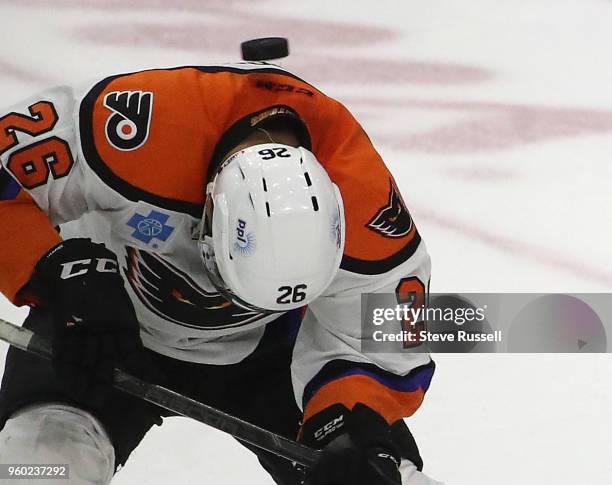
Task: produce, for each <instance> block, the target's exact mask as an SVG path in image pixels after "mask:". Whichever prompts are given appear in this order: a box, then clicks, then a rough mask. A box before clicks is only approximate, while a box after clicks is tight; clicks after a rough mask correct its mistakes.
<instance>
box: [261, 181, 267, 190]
mask: <svg viewBox="0 0 612 485" xmlns="http://www.w3.org/2000/svg"><path fill="white" fill-rule="evenodd" d="M261 181H262V182H263V189H264V192H267V191H268V186H267V185H266V179H264V178H262V179H261Z"/></svg>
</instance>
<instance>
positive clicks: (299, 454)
mask: <svg viewBox="0 0 612 485" xmlns="http://www.w3.org/2000/svg"><path fill="white" fill-rule="evenodd" d="M0 340H4V341H5V342H7V343H9V344H10V345H12V346H13V347H17V348H19V349H21V350H24V351H26V352H29V353H32V354H35V355H38V356H39V357H42V358H45V359H50V358H51V345H50V343H49V342H48V341H47V340H45V339H43V338H41V337H40V336H38V335H36V334H35V333H33V332H32V331H30V330H28V329H26V328H23V327H20V326H18V325H15V324H13V323H10V322H7V321H5V320H2V319H0ZM113 386H114V387H115V388H117V389H120V390H121V391H124V392H126V393H128V394H131V395H133V396H136V397H139V398H141V399H144V400H146V401H149V402H152V403H154V404H157V405H158V406H160V407H163V408H165V409H167V410H169V411H171V412H173V413H176V414H180V415H181V416H185V417H188V418H192V419H194V420H196V421H199V422H201V423H205V424H207V425H209V426H211V427H213V428H216V429H218V430H220V431H223V432H225V433H228V434H231V435H232V436H233V437H234V438H237V439H239V440H241V441H244V442H246V443H249V444H251V445H253V446H256V447H258V448H261V449H263V450H266V451H269V452H271V453H274V454H276V455H278V456H281V457H283V458H286V459H287V460H290V461H294V462H296V463H299V464H300V465H304V466H308V467H309V466H312V465H313V464H314V463H315V462H316V461H317V459H318V457H319V455H320V452H319V451H317V450H313V449H312V448H308V447H307V446H304V445H302V444H300V443H297V442H296V441H293V440H290V439H288V438H285V437H284V436H280V435H278V434H276V433H272V432H271V431H268V430H265V429H263V428H260V427H259V426H256V425H254V424H251V423H248V422H246V421H243V420H242V419H239V418H237V417H235V416H232V415H230V414H227V413H224V412H223V411H220V410H218V409H216V408H213V407H212V406H208V405H206V404H203V403H201V402H199V401H196V400H194V399H191V398H189V397H186V396H183V395H181V394H178V393H176V392H174V391H171V390H170V389H166V388H165V387H162V386H158V385H156V384H151V383H148V382H145V381H142V380H140V379H138V378H136V377H134V376H131V375H129V374H127V373H126V372H123V371H122V370H120V369H115V375H114V383H113Z"/></svg>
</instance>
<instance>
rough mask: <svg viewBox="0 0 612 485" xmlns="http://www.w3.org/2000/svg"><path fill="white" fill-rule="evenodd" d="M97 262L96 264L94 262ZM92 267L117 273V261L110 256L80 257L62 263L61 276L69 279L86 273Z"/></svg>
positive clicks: (99, 270) (105, 271)
mask: <svg viewBox="0 0 612 485" xmlns="http://www.w3.org/2000/svg"><path fill="white" fill-rule="evenodd" d="M94 263H95V264H94ZM91 268H94V270H95V271H97V272H98V273H117V272H118V268H117V261H115V260H114V259H110V258H95V259H79V260H78V261H69V262H68V263H63V264H62V272H61V274H60V278H61V279H63V280H67V279H69V278H74V277H75V276H81V275H84V274H86V273H87V272H88V271H89V270H90V269H91Z"/></svg>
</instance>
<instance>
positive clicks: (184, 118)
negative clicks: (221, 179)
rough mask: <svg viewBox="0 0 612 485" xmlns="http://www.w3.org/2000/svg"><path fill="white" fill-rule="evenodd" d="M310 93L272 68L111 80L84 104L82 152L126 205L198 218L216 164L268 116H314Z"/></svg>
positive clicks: (179, 71) (190, 70)
mask: <svg viewBox="0 0 612 485" xmlns="http://www.w3.org/2000/svg"><path fill="white" fill-rule="evenodd" d="M314 94H315V90H314V88H312V87H309V85H308V84H306V83H304V82H303V81H301V80H299V79H298V78H296V77H295V76H293V75H291V74H289V73H287V72H286V71H283V70H281V69H278V68H275V67H273V66H270V67H265V68H261V66H259V68H257V69H248V68H239V67H215V66H209V67H183V68H175V69H158V70H151V71H142V72H137V73H132V74H125V75H119V76H114V77H110V78H107V79H104V80H103V81H101V82H100V83H98V84H97V85H96V86H94V87H93V88H92V90H91V91H90V92H89V93H88V94H87V95H86V96H85V98H84V99H83V101H82V103H81V107H80V136H81V144H82V147H83V153H84V155H85V159H86V160H87V162H88V164H89V165H90V166H91V167H92V168H93V169H94V170H95V171H96V173H97V174H98V175H99V176H100V177H101V178H102V179H103V181H104V182H106V183H107V184H108V185H110V186H112V187H113V188H115V189H116V190H117V191H118V192H120V193H121V194H122V195H124V196H126V197H127V198H129V199H133V200H145V201H147V202H151V203H153V204H157V205H160V206H162V207H167V208H169V209H175V210H178V211H183V212H188V213H194V215H196V214H198V215H199V212H198V211H199V210H200V209H198V207H199V206H201V204H202V198H203V194H204V185H205V183H206V177H207V172H208V168H209V165H210V164H211V162H213V161H215V157H218V156H222V155H224V154H225V153H227V150H229V149H230V148H232V147H233V146H234V145H236V144H238V143H239V142H240V141H241V137H244V136H246V134H248V132H249V131H252V130H253V129H254V126H255V125H256V124H257V123H259V122H261V121H262V120H265V119H266V118H267V117H270V116H275V115H279V114H286V113H288V112H291V113H295V112H296V111H309V110H311V111H315V108H314V102H313V101H312V100H311V98H313V96H314ZM288 105H289V106H288ZM291 105H294V106H291ZM308 105H311V106H308ZM223 148H225V151H223ZM220 150H221V153H220ZM217 161H218V160H217Z"/></svg>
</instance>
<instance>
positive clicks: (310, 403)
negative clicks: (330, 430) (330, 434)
mask: <svg viewBox="0 0 612 485" xmlns="http://www.w3.org/2000/svg"><path fill="white" fill-rule="evenodd" d="M434 371H435V364H434V362H433V361H431V362H430V363H429V364H426V365H422V366H420V367H416V368H415V369H413V370H412V371H410V372H409V373H408V374H407V375H404V376H402V375H397V374H393V373H391V372H387V371H385V370H383V369H380V368H378V367H377V366H375V365H373V364H363V363H362V364H358V363H355V362H349V361H343V360H336V361H331V362H329V363H328V364H327V365H326V366H324V367H323V369H322V370H321V371H320V372H319V374H317V375H316V376H315V378H314V379H313V380H312V381H311V382H310V383H309V384H308V386H306V389H305V390H304V403H303V407H304V421H306V420H307V419H309V418H311V417H312V416H314V415H315V414H317V413H319V412H320V411H323V410H324V409H326V408H328V407H330V406H332V405H334V404H343V405H344V406H346V407H347V408H348V409H352V408H353V406H355V404H356V403H358V402H360V403H362V404H365V405H366V406H368V407H369V408H371V409H373V410H375V411H376V412H378V413H379V414H380V415H381V416H382V417H384V418H385V419H386V420H387V422H388V423H389V424H391V423H394V422H395V421H397V420H398V419H401V418H404V417H408V416H412V414H414V413H415V412H416V410H417V409H418V408H419V407H420V406H421V403H422V402H423V398H424V397H425V393H426V392H427V389H429V384H430V382H431V379H432V376H433V374H434Z"/></svg>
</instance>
